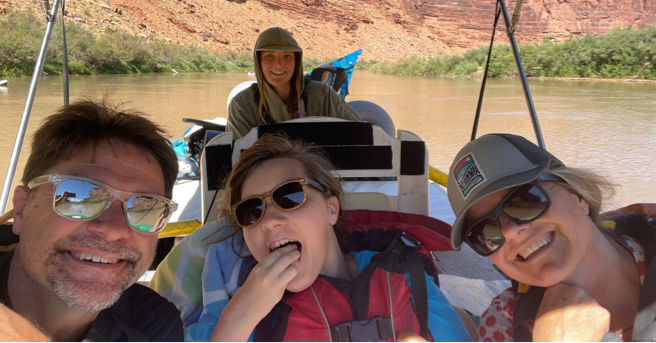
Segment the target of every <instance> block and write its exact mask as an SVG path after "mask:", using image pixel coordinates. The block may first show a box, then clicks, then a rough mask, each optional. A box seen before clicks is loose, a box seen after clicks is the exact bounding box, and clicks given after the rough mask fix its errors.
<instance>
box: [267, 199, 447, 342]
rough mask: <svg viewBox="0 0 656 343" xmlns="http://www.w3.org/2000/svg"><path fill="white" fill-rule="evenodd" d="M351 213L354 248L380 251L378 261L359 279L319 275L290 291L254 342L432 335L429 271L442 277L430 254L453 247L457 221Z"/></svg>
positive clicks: (349, 226)
mask: <svg viewBox="0 0 656 343" xmlns="http://www.w3.org/2000/svg"><path fill="white" fill-rule="evenodd" d="M345 215H346V216H347V222H346V231H347V232H348V233H350V237H349V240H348V241H349V242H350V243H352V246H351V249H350V250H351V251H363V250H370V251H376V252H378V253H377V254H376V255H374V256H373V257H372V259H371V263H370V264H369V265H367V266H366V267H365V268H364V269H363V270H362V272H361V273H360V274H359V275H358V277H357V279H356V280H355V282H350V281H347V280H342V279H335V278H331V277H327V276H322V275H320V276H319V277H318V278H317V279H316V281H315V282H314V283H313V284H312V286H310V287H309V288H307V289H305V290H303V291H301V292H299V293H291V292H286V293H285V295H284V296H283V299H282V300H281V301H280V302H279V303H278V304H277V305H276V306H275V307H274V308H273V310H272V311H271V312H270V313H269V315H267V316H266V317H265V318H264V319H263V320H262V321H261V322H260V324H259V325H258V326H257V328H256V329H255V335H254V340H255V341H338V342H356V341H395V340H396V337H397V335H398V334H399V333H400V332H412V333H415V334H418V335H421V336H422V337H424V338H426V339H427V340H432V337H431V336H430V333H429V331H428V295H427V285H426V277H425V274H428V275H430V276H432V277H433V278H434V280H435V282H436V283H437V282H438V278H437V266H436V265H435V262H434V261H433V257H432V254H431V253H430V252H431V251H444V250H451V244H450V241H449V238H448V237H449V232H450V230H451V227H450V226H449V225H448V224H446V223H444V222H442V221H439V220H437V219H434V218H430V217H426V216H421V215H415V214H407V213H399V212H387V211H367V210H358V211H345ZM342 248H344V245H342ZM408 275H409V280H410V284H411V286H412V291H411V288H410V287H409V286H408V283H407V280H406V277H407V276H408ZM413 299H414V304H413ZM415 305H416V306H415Z"/></svg>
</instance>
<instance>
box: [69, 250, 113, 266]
mask: <svg viewBox="0 0 656 343" xmlns="http://www.w3.org/2000/svg"><path fill="white" fill-rule="evenodd" d="M71 255H73V257H75V258H77V259H78V260H82V261H92V262H97V263H108V264H114V263H116V262H118V259H117V258H107V257H100V256H96V255H92V254H87V253H80V254H77V253H71Z"/></svg>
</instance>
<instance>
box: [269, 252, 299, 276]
mask: <svg viewBox="0 0 656 343" xmlns="http://www.w3.org/2000/svg"><path fill="white" fill-rule="evenodd" d="M299 257H301V253H300V252H299V251H298V250H292V251H290V252H288V253H285V254H283V255H282V256H280V257H279V258H278V259H277V260H276V261H275V262H273V264H271V266H270V267H269V268H267V269H268V270H269V272H270V273H271V274H272V275H280V274H281V273H282V272H283V271H285V270H286V269H287V268H288V267H289V266H290V265H291V264H293V263H294V262H298V258H299Z"/></svg>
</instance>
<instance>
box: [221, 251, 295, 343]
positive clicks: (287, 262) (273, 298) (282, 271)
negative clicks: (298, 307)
mask: <svg viewBox="0 0 656 343" xmlns="http://www.w3.org/2000/svg"><path fill="white" fill-rule="evenodd" d="M300 256H301V253H300V252H299V251H298V249H297V247H296V246H295V245H293V244H290V245H288V246H285V247H282V248H280V249H276V250H274V251H273V252H272V253H270V254H269V256H267V257H266V258H264V260H262V261H260V262H259V263H258V264H257V266H255V268H253V270H252V271H251V274H250V275H249V276H248V279H246V282H244V285H243V286H242V287H241V289H239V291H237V293H236V294H235V296H234V297H233V298H232V299H230V302H229V303H228V306H226V308H225V310H223V313H221V317H220V318H219V322H218V323H217V324H216V327H215V328H214V332H213V333H212V337H211V338H210V340H211V341H242V342H243V341H246V340H248V337H249V336H250V334H251V332H252V331H253V330H254V329H255V326H257V324H258V323H259V322H260V321H261V320H262V319H263V318H264V317H265V316H266V315H267V314H268V313H269V312H270V311H271V309H273V307H274V306H275V305H276V304H277V303H278V301H280V299H282V296H283V294H284V293H285V288H286V287H287V284H288V283H289V282H290V281H292V279H294V277H295V276H296V275H297V274H298V266H299V261H298V258H299V257H300Z"/></svg>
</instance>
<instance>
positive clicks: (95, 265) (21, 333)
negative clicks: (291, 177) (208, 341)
mask: <svg viewBox="0 0 656 343" xmlns="http://www.w3.org/2000/svg"><path fill="white" fill-rule="evenodd" d="M163 134H164V131H163V130H162V129H161V128H160V127H159V126H157V125H156V124H155V123H153V122H152V121H150V120H149V119H147V118H145V117H144V116H143V115H142V114H141V113H138V112H130V111H124V110H122V109H121V108H119V107H112V106H109V105H108V104H106V103H105V102H104V101H103V102H94V101H91V100H82V101H78V102H76V103H74V104H72V105H69V106H64V107H62V108H61V109H60V110H59V111H58V112H57V113H55V114H54V115H51V116H49V117H47V118H46V120H45V122H44V123H43V125H42V126H41V127H40V128H39V129H38V130H37V131H36V133H35V134H34V138H33V142H32V150H31V154H30V156H29V159H28V161H27V164H26V166H25V171H24V173H23V177H22V184H23V185H21V186H18V187H16V189H15V191H14V198H13V204H14V209H13V217H14V223H13V226H9V225H4V226H0V302H2V303H3V304H4V305H0V323H1V325H0V340H39V341H41V340H46V339H53V340H57V341H81V340H84V341H182V340H183V339H184V337H183V331H182V322H181V320H180V313H179V311H178V310H177V309H176V308H175V306H174V305H173V304H171V303H170V302H168V301H167V300H165V299H164V298H162V297H161V296H159V295H158V294H157V293H155V292H154V291H152V290H150V289H148V288H146V287H144V286H142V285H139V284H135V283H136V282H137V280H138V278H139V277H140V276H141V275H142V274H143V273H144V272H145V271H146V270H147V269H148V267H149V266H150V264H151V263H152V261H153V258H154V256H155V247H156V244H157V232H159V231H160V230H161V229H163V228H164V226H165V225H166V222H167V221H168V219H169V217H170V215H171V213H172V212H173V211H175V209H176V207H177V205H176V204H175V203H173V202H172V201H170V200H169V199H170V198H171V196H172V192H173V184H174V182H175V179H176V176H177V171H178V166H177V158H176V156H175V153H174V152H173V149H172V148H171V146H170V143H169V141H168V140H167V139H166V138H165V137H164V136H163ZM37 328H40V330H39V329H37Z"/></svg>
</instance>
